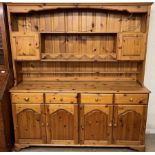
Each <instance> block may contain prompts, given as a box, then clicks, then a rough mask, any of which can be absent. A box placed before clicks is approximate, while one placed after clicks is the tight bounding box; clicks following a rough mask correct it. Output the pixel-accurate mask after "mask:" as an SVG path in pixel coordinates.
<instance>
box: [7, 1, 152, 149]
mask: <svg viewBox="0 0 155 155" xmlns="http://www.w3.org/2000/svg"><path fill="white" fill-rule="evenodd" d="M150 7H151V3H116V4H114V3H111V4H106V3H105V4H8V6H7V8H8V22H9V29H10V40H11V46H12V60H13V68H14V79H15V81H14V84H15V85H14V87H13V88H12V89H11V90H10V92H11V100H12V109H13V119H14V130H15V148H16V150H20V149H22V148H25V147H29V146H91V147H93V146H95V147H97V146H99V147H129V148H132V149H135V150H138V151H144V150H145V142H144V139H145V138H144V137H145V126H146V119H147V106H148V99H149V93H150V91H149V90H148V89H147V88H146V87H145V86H144V85H143V81H144V69H145V58H146V47H147V34H148V26H149V15H150Z"/></svg>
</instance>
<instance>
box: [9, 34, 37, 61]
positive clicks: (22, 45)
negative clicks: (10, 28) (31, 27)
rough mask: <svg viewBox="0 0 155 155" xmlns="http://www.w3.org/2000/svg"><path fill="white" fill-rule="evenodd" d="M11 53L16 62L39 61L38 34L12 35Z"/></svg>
mask: <svg viewBox="0 0 155 155" xmlns="http://www.w3.org/2000/svg"><path fill="white" fill-rule="evenodd" d="M11 41H12V51H13V56H14V59H16V60H40V50H39V34H37V33H34V32H33V33H32V32H31V33H28V32H26V33H23V32H14V33H12V40H11Z"/></svg>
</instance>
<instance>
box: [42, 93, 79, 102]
mask: <svg viewBox="0 0 155 155" xmlns="http://www.w3.org/2000/svg"><path fill="white" fill-rule="evenodd" d="M45 102H46V103H77V94H74V93H58V94H57V93H46V94H45Z"/></svg>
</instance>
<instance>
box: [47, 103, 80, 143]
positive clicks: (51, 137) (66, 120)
mask: <svg viewBox="0 0 155 155" xmlns="http://www.w3.org/2000/svg"><path fill="white" fill-rule="evenodd" d="M45 107H46V117H47V118H46V121H47V124H46V125H47V143H48V144H58V145H59V144H68V145H69V144H77V143H78V113H77V105H73V104H49V105H47V104H46V105H45Z"/></svg>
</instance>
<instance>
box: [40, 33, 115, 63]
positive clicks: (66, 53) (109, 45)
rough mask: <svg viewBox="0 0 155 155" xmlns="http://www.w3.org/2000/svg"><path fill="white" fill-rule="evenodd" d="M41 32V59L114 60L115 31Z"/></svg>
mask: <svg viewBox="0 0 155 155" xmlns="http://www.w3.org/2000/svg"><path fill="white" fill-rule="evenodd" d="M95 34H96V35H91V33H70V32H69V33H60V32H58V33H41V60H45V61H46V60H48V61H49V60H51V61H70V60H71V61H104V60H106V61H108V60H116V40H117V34H116V33H102V34H101V33H95Z"/></svg>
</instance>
